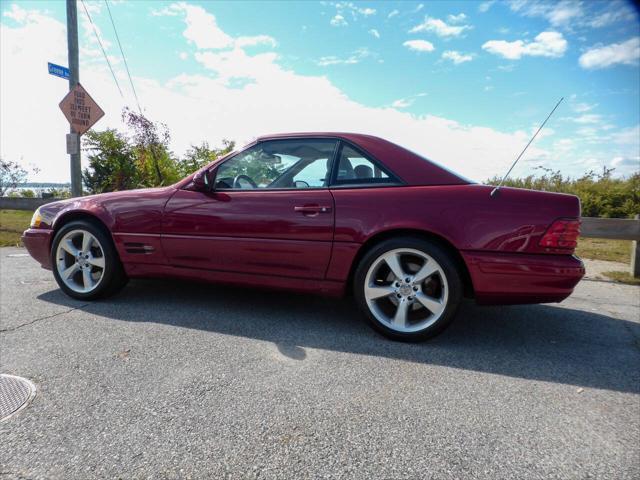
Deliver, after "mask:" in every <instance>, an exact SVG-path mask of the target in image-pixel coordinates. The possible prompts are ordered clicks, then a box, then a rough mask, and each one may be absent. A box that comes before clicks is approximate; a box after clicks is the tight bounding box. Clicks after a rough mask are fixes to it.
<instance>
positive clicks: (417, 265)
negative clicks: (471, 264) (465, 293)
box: [354, 237, 462, 341]
mask: <svg viewBox="0 0 640 480" xmlns="http://www.w3.org/2000/svg"><path fill="white" fill-rule="evenodd" d="M354 293H355V296H356V299H357V300H358V304H359V306H360V308H361V309H362V310H363V311H364V313H365V315H366V317H367V318H368V319H369V321H370V322H371V324H372V326H373V327H374V328H375V329H376V330H378V331H379V332H381V333H382V334H384V335H386V336H388V337H390V338H393V339H395V340H407V341H416V340H423V339H425V338H428V337H431V336H433V335H435V334H437V333H439V332H441V331H442V330H443V329H444V328H445V327H446V326H447V325H448V324H449V323H450V321H451V319H452V318H453V315H454V314H455V311H456V309H457V307H458V304H459V303H460V300H461V297H462V284H461V280H460V276H459V274H458V271H457V269H456V268H455V265H454V263H453V262H452V261H451V259H450V258H449V255H448V254H447V252H446V251H445V250H444V249H443V248H442V247H441V246H440V245H437V244H435V243H431V242H428V241H426V240H422V239H418V238H412V237H406V238H398V239H391V240H387V241H385V242H382V243H380V244H378V245H376V246H375V247H373V248H372V249H371V250H369V251H368V252H367V254H366V255H365V256H364V257H363V259H362V261H361V262H360V265H359V267H358V270H357V271H356V275H355V285H354Z"/></svg>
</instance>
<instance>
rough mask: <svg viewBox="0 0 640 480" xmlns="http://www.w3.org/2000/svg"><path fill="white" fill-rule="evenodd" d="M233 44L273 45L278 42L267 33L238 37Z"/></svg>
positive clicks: (247, 45) (249, 45) (246, 45)
mask: <svg viewBox="0 0 640 480" xmlns="http://www.w3.org/2000/svg"><path fill="white" fill-rule="evenodd" d="M234 44H235V45H236V46H237V47H241V48H242V47H253V46H256V45H268V46H269V47H275V46H277V45H278V42H276V40H275V39H274V38H273V37H270V36H269V35H255V36H253V37H238V38H237V39H236V40H235V42H234Z"/></svg>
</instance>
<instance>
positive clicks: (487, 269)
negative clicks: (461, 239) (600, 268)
mask: <svg viewBox="0 0 640 480" xmlns="http://www.w3.org/2000/svg"><path fill="white" fill-rule="evenodd" d="M461 253H462V255H463V257H464V259H465V261H466V263H467V267H468V268H469V274H470V275H471V281H472V282H473V288H474V291H475V295H476V301H477V302H478V303H481V304H516V303H549V302H560V301H562V300H564V299H565V298H567V297H568V296H569V295H571V293H572V292H573V289H574V287H575V286H576V284H577V283H578V282H579V281H580V279H581V278H582V277H583V276H584V264H583V263H582V260H580V259H579V258H578V257H575V256H573V255H525V254H519V253H496V252H461Z"/></svg>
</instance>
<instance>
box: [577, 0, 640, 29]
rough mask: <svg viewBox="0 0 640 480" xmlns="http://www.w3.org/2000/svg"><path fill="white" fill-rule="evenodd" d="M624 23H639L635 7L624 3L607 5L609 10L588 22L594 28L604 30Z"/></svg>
mask: <svg viewBox="0 0 640 480" xmlns="http://www.w3.org/2000/svg"><path fill="white" fill-rule="evenodd" d="M624 21H635V22H636V23H637V22H638V15H637V14H636V12H635V11H634V10H633V7H631V6H630V5H629V3H627V2H624V1H623V2H611V3H609V4H608V5H607V9H606V10H605V11H604V12H602V13H601V14H599V15H596V16H595V17H593V18H592V19H591V20H590V21H589V22H588V25H589V26H590V27H593V28H603V27H608V26H610V25H613V24H615V23H618V22H624Z"/></svg>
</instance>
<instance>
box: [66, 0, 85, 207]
mask: <svg viewBox="0 0 640 480" xmlns="http://www.w3.org/2000/svg"><path fill="white" fill-rule="evenodd" d="M67 53H68V55H69V91H71V90H73V89H74V88H75V87H76V85H78V82H80V66H79V61H78V9H77V8H76V0H67ZM70 132H71V133H76V132H75V131H74V129H73V125H71V130H70ZM69 158H70V164H71V196H72V197H80V196H82V169H81V166H80V152H78V153H72V154H71V155H69Z"/></svg>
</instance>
